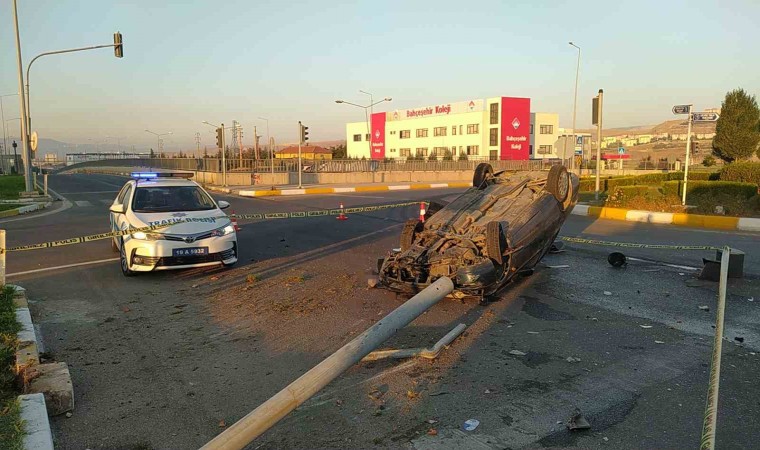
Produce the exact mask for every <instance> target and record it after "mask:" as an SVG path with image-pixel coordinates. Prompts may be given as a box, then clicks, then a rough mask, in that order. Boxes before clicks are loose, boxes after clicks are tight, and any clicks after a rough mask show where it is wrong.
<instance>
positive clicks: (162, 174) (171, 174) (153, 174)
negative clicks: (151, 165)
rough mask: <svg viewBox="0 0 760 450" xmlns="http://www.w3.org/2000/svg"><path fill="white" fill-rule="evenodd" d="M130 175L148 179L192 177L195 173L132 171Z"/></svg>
mask: <svg viewBox="0 0 760 450" xmlns="http://www.w3.org/2000/svg"><path fill="white" fill-rule="evenodd" d="M130 176H131V177H132V178H135V179H138V180H148V179H151V178H192V177H193V174H192V173H190V172H132V173H131V174H130Z"/></svg>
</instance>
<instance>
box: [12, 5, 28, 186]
mask: <svg viewBox="0 0 760 450" xmlns="http://www.w3.org/2000/svg"><path fill="white" fill-rule="evenodd" d="M13 24H14V26H15V29H16V60H17V63H18V92H19V97H20V99H19V100H20V101H19V110H20V114H21V145H22V148H21V150H22V153H21V157H22V158H21V159H22V160H23V161H24V189H25V190H26V192H31V191H32V165H31V151H30V148H29V130H28V129H27V125H29V122H28V121H29V119H28V118H27V115H26V97H25V96H24V66H23V65H22V63H21V38H20V37H19V33H18V8H17V1H16V0H13Z"/></svg>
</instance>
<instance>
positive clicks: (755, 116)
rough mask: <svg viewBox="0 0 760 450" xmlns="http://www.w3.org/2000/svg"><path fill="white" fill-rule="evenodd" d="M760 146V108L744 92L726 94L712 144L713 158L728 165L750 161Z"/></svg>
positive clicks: (736, 91) (740, 90) (755, 101)
mask: <svg viewBox="0 0 760 450" xmlns="http://www.w3.org/2000/svg"><path fill="white" fill-rule="evenodd" d="M758 143H760V108H758V106H757V100H755V96H754V95H749V94H748V93H747V92H746V91H745V90H744V89H735V90H733V91H731V92H729V93H727V94H726V99H725V100H723V104H722V107H721V113H720V117H719V118H718V123H717V124H716V126H715V138H714V139H713V142H712V151H713V155H715V156H717V157H718V158H720V159H722V160H723V161H726V162H733V161H735V160H737V159H739V160H741V159H747V158H750V157H751V156H752V154H754V153H755V152H760V149H758Z"/></svg>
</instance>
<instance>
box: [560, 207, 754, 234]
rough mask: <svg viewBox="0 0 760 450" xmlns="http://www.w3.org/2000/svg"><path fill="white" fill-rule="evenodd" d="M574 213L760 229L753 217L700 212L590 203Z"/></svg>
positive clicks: (612, 217)
mask: <svg viewBox="0 0 760 450" xmlns="http://www.w3.org/2000/svg"><path fill="white" fill-rule="evenodd" d="M572 214H573V215H576V216H587V217H598V218H600V219H612V220H624V221H627V222H644V223H657V224H665V225H680V226H684V227H693V228H712V229H716V230H740V231H760V219H756V218H751V217H724V216H704V215H700V214H684V213H666V212H654V211H641V210H636V209H620V208H607V207H603V206H589V205H576V206H575V208H573V212H572Z"/></svg>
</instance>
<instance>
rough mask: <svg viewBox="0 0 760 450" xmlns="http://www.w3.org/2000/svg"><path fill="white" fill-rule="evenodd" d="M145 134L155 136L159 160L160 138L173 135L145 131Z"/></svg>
mask: <svg viewBox="0 0 760 450" xmlns="http://www.w3.org/2000/svg"><path fill="white" fill-rule="evenodd" d="M145 132H146V133H150V134H152V135H154V136H156V150H158V151H159V158H160V157H161V153H160V150H159V147H160V146H161V136H168V135H170V134H173V133H172V132H171V131H169V132H166V133H155V132H153V131H150V130H145Z"/></svg>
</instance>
